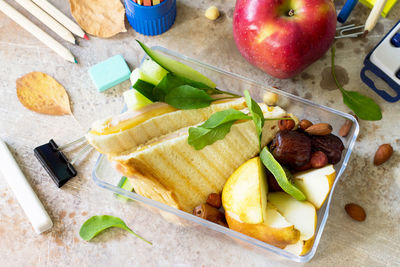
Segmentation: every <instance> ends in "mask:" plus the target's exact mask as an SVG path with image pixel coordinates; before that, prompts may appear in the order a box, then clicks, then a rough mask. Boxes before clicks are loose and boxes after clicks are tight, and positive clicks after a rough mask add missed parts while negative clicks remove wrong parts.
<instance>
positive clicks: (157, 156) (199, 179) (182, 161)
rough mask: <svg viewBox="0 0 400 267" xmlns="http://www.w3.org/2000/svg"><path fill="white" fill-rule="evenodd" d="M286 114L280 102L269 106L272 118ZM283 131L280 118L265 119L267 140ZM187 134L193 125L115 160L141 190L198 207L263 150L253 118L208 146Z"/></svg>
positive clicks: (266, 111) (188, 208)
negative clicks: (195, 143) (190, 139)
mask: <svg viewBox="0 0 400 267" xmlns="http://www.w3.org/2000/svg"><path fill="white" fill-rule="evenodd" d="M284 115H286V112H285V111H284V110H282V109H281V108H279V107H274V108H272V107H268V108H267V107H264V116H265V117H266V118H279V117H283V116H284ZM277 131H278V121H265V124H264V128H263V139H262V142H261V143H262V144H261V145H262V146H265V145H266V144H267V143H269V142H270V141H271V140H272V139H273V138H274V136H275V135H276V133H277ZM187 139H188V128H184V129H180V130H178V131H176V132H174V133H170V134H168V135H165V136H163V137H162V138H155V139H154V140H152V141H150V142H148V143H147V144H145V145H143V146H141V147H139V148H138V149H136V150H135V151H132V152H131V153H127V154H123V155H119V156H113V157H110V159H111V160H113V161H116V162H117V163H119V164H120V166H122V168H123V173H124V174H125V175H126V176H128V177H131V178H130V179H131V181H132V183H133V186H134V188H135V191H136V192H138V193H139V194H141V195H143V196H146V197H149V198H151V199H157V200H159V201H161V202H163V203H165V204H168V205H171V201H164V200H162V198H161V197H160V192H162V194H161V195H169V196H171V197H169V200H170V199H172V200H173V201H172V202H173V204H172V206H174V207H177V208H179V209H182V210H184V211H187V212H192V210H193V208H194V207H195V206H197V205H199V204H202V203H205V202H206V199H207V196H208V195H209V194H210V193H220V192H221V191H222V188H223V186H224V184H225V182H226V180H227V179H228V177H229V176H230V175H231V174H232V173H233V172H234V171H235V170H236V169H237V168H238V167H239V166H240V165H242V164H243V163H244V162H245V161H247V160H248V159H250V158H252V157H254V156H256V155H257V154H258V153H259V144H258V137H257V133H256V129H255V126H254V123H253V121H251V120H248V121H242V122H238V123H235V124H234V125H233V126H232V128H231V130H230V132H229V133H228V134H227V135H226V136H225V138H224V139H222V140H219V141H217V142H215V143H214V144H212V145H208V146H206V147H205V148H203V149H202V150H195V149H194V148H193V147H192V146H190V145H189V144H188V140H187ZM138 174H139V175H138ZM139 181H140V183H141V184H140V183H139ZM135 186H136V187H135Z"/></svg>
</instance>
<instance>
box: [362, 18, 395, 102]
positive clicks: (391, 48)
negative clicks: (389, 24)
mask: <svg viewBox="0 0 400 267" xmlns="http://www.w3.org/2000/svg"><path fill="white" fill-rule="evenodd" d="M366 71H371V72H372V73H374V74H375V75H376V76H377V77H379V78H381V79H382V80H383V81H385V82H386V84H387V85H389V87H390V88H392V89H393V91H394V94H393V93H392V94H389V93H388V92H387V91H385V90H381V89H378V88H376V86H375V83H374V82H373V81H372V80H371V79H370V78H369V77H368V76H367V75H366V74H365V73H366ZM360 76H361V80H362V81H363V82H364V83H365V84H366V85H368V86H369V88H371V89H372V90H374V91H375V92H376V93H377V94H378V95H379V96H381V97H382V98H383V99H385V100H386V101H388V102H396V101H398V100H399V99H400V20H399V21H398V22H397V24H396V25H395V26H394V27H393V28H392V29H391V30H390V31H389V32H388V33H387V34H386V36H385V37H383V39H382V40H381V41H380V42H379V43H378V44H377V45H376V46H375V47H374V49H372V51H371V52H370V53H369V54H368V55H367V57H366V58H365V60H364V67H363V69H362V70H361V73H360Z"/></svg>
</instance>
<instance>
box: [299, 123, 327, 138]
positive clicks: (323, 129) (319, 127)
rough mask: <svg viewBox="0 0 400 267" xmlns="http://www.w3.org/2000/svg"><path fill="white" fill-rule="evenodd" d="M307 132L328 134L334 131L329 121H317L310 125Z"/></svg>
mask: <svg viewBox="0 0 400 267" xmlns="http://www.w3.org/2000/svg"><path fill="white" fill-rule="evenodd" d="M305 132H306V133H308V134H311V135H328V134H330V133H331V132H332V126H331V125H330V124H328V123H317V124H314V125H312V126H310V127H308V128H307V129H306V130H305Z"/></svg>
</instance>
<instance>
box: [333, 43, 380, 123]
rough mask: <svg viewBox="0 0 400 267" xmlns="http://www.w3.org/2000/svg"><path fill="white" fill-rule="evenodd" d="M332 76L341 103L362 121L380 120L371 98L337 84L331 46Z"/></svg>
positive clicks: (376, 105)
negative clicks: (340, 96) (340, 94)
mask: <svg viewBox="0 0 400 267" xmlns="http://www.w3.org/2000/svg"><path fill="white" fill-rule="evenodd" d="M331 59H332V70H331V72H332V76H333V79H334V80H335V83H336V85H337V87H338V88H339V89H340V92H341V93H342V96H343V103H344V104H345V105H346V106H348V107H349V108H350V109H351V110H352V111H353V112H354V113H355V114H356V115H357V117H359V118H360V119H362V120H370V121H376V120H380V119H382V112H381V108H380V107H379V106H378V104H376V103H375V101H374V100H373V99H372V98H369V97H367V96H365V95H362V94H360V93H358V92H355V91H347V90H345V89H344V88H343V86H342V85H341V84H340V83H339V81H338V79H337V78H336V72H335V46H332V58H331Z"/></svg>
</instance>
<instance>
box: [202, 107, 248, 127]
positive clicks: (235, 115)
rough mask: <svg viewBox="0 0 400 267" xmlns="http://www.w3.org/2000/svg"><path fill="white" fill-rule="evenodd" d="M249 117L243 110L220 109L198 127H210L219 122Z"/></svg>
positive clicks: (215, 125)
mask: <svg viewBox="0 0 400 267" xmlns="http://www.w3.org/2000/svg"><path fill="white" fill-rule="evenodd" d="M250 119H251V117H250V116H249V115H247V114H244V113H243V112H241V111H239V110H236V109H233V108H230V109H226V110H222V111H218V112H216V113H214V114H212V115H211V116H210V118H208V120H207V121H205V122H204V123H203V124H202V125H200V127H202V128H207V129H212V128H215V127H217V126H219V125H221V124H224V123H226V122H230V121H237V120H250Z"/></svg>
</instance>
